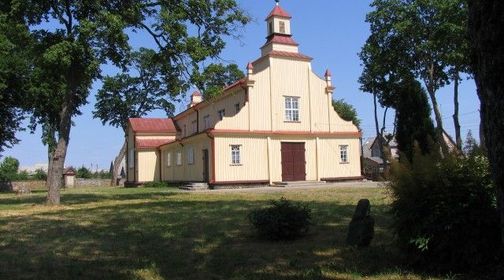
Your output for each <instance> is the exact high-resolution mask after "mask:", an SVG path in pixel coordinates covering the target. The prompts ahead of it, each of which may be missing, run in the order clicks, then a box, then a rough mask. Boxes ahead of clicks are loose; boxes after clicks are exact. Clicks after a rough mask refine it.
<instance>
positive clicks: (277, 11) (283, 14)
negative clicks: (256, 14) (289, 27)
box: [266, 5, 292, 20]
mask: <svg viewBox="0 0 504 280" xmlns="http://www.w3.org/2000/svg"><path fill="white" fill-rule="evenodd" d="M270 17H283V18H292V17H291V16H290V15H289V13H287V12H286V11H285V10H284V9H282V8H281V7H280V6H279V5H276V6H275V8H273V10H272V11H271V13H270V14H269V15H268V17H267V18H266V20H268V19H269V18H270Z"/></svg>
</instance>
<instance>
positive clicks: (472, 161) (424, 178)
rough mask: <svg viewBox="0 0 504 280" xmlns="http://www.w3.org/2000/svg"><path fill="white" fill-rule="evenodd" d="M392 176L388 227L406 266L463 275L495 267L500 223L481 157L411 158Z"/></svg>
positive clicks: (485, 167)
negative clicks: (416, 266) (404, 255)
mask: <svg viewBox="0 0 504 280" xmlns="http://www.w3.org/2000/svg"><path fill="white" fill-rule="evenodd" d="M392 174H393V179H392V180H391V183H390V185H389V188H390V190H391V193H392V197H393V202H392V213H393V216H394V225H393V226H394V230H395V233H396V235H397V238H398V242H399V245H400V248H401V249H402V250H403V252H405V253H406V255H407V256H408V260H409V261H410V262H411V263H413V264H416V265H418V266H419V267H422V268H424V269H428V270H437V271H464V270H469V269H474V268H476V267H477V266H481V265H484V264H488V263H492V262H496V261H497V258H498V256H499V254H500V253H501V248H500V238H499V217H498V212H497V207H496V198H495V189H494V187H493V184H492V180H491V177H490V174H489V166H488V160H487V159H486V158H485V157H483V156H475V157H469V158H456V157H448V158H446V159H442V160H439V159H436V158H433V157H430V156H415V158H414V160H413V163H412V164H409V163H406V164H395V165H394V166H393V169H392Z"/></svg>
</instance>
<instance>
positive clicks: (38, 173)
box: [33, 168, 47, 181]
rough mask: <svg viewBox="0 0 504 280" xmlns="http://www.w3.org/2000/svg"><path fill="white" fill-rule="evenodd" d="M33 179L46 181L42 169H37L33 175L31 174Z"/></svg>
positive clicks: (45, 175)
mask: <svg viewBox="0 0 504 280" xmlns="http://www.w3.org/2000/svg"><path fill="white" fill-rule="evenodd" d="M33 179H35V180H40V181H45V180H47V172H45V171H44V169H42V168H39V169H37V170H35V174H33Z"/></svg>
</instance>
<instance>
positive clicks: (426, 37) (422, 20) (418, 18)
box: [361, 0, 466, 153]
mask: <svg viewBox="0 0 504 280" xmlns="http://www.w3.org/2000/svg"><path fill="white" fill-rule="evenodd" d="M371 6H372V7H373V8H374V10H373V11H372V12H370V13H369V14H368V15H367V18H366V21H367V22H369V23H370V25H371V36H370V38H369V39H368V41H367V42H366V45H370V47H367V46H365V47H364V48H363V54H361V59H362V58H364V59H363V61H364V65H366V64H367V65H373V67H374V68H378V69H379V70H381V71H375V69H374V70H373V71H371V70H369V69H368V70H367V72H366V73H367V75H371V77H372V78H371V79H368V80H370V81H372V82H374V84H376V82H380V83H379V84H384V83H385V85H387V84H390V83H388V82H389V81H394V80H397V77H401V76H402V73H403V72H404V70H407V71H408V72H412V73H413V74H414V76H415V77H416V78H417V79H419V80H421V81H422V82H423V84H424V87H425V89H426V91H427V93H428V95H429V97H430V100H431V103H432V107H433V111H434V116H435V120H436V136H437V137H436V138H437V141H438V143H439V144H440V145H441V147H442V148H443V151H444V152H445V153H447V152H448V148H447V146H446V144H445V142H444V140H443V135H442V134H443V118H442V115H441V111H440V110H439V105H438V102H437V97H436V93H437V91H438V89H439V88H441V87H443V86H445V85H446V84H448V83H449V81H450V78H453V79H454V80H455V81H457V83H458V81H459V79H460V78H459V73H460V72H463V71H465V69H466V67H465V66H466V65H465V61H464V60H463V59H462V58H463V56H464V46H463V40H464V38H463V37H464V30H465V29H464V28H465V26H464V22H465V21H464V20H463V19H464V16H465V13H464V0H446V1H439V0H375V1H373V3H372V4H371ZM366 59H367V61H366ZM374 59H378V62H375V61H374ZM397 66H399V67H397ZM367 68H369V67H367ZM367 68H366V69H367ZM383 68H384V69H383ZM376 77H378V78H376ZM399 80H400V79H399ZM367 84H368V85H369V84H372V83H369V82H368V83H367ZM392 84H393V83H392ZM374 87H375V88H376V87H377V86H374ZM384 88H387V86H384ZM382 100H383V99H382ZM455 101H456V100H455ZM457 114H458V112H457ZM456 121H458V118H456Z"/></svg>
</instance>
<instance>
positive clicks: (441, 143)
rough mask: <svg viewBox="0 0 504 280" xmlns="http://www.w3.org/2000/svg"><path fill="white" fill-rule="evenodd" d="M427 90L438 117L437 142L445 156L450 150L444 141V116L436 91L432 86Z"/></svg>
mask: <svg viewBox="0 0 504 280" xmlns="http://www.w3.org/2000/svg"><path fill="white" fill-rule="evenodd" d="M427 92H428V93H429V97H430V99H431V102H432V110H433V111H434V117H435V119H436V137H437V143H438V144H439V146H440V147H441V155H442V156H445V155H448V153H449V152H450V151H449V149H448V146H447V144H446V142H445V141H444V137H443V131H444V129H443V117H442V115H441V111H440V110H439V106H438V103H437V98H436V92H435V91H434V90H433V89H431V88H430V87H427Z"/></svg>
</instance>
